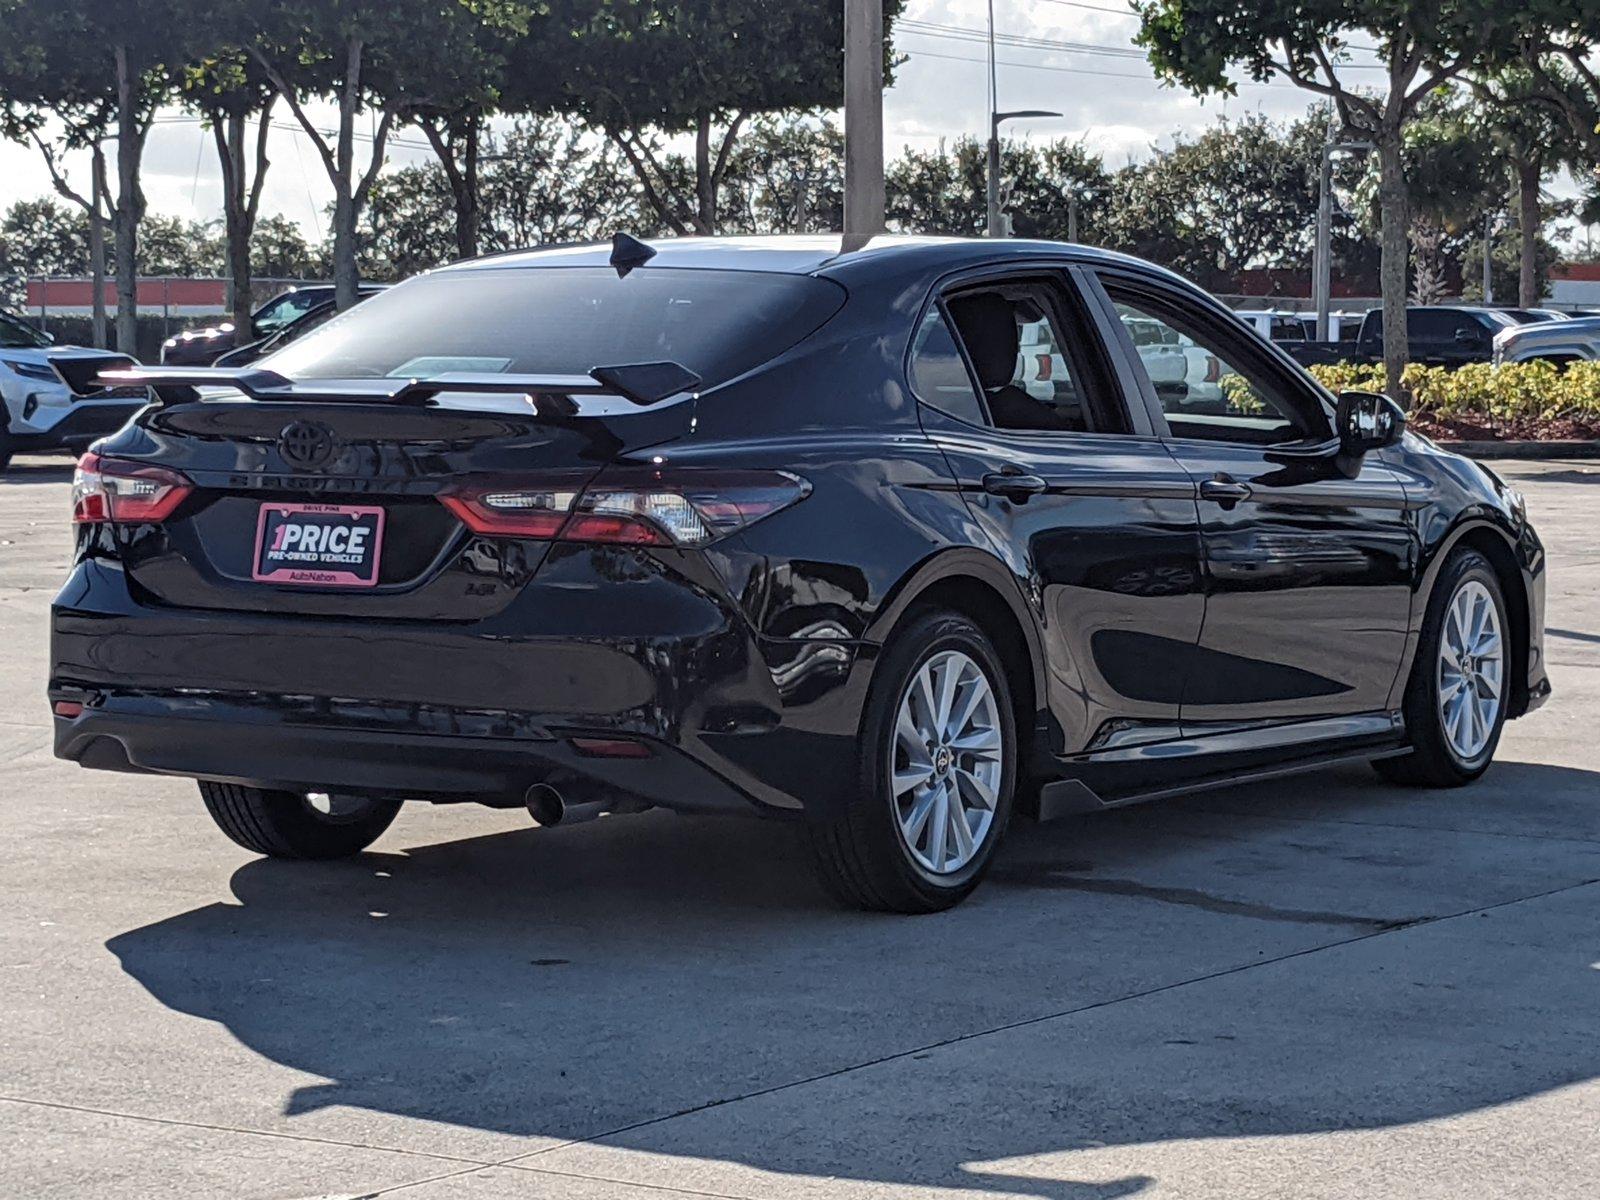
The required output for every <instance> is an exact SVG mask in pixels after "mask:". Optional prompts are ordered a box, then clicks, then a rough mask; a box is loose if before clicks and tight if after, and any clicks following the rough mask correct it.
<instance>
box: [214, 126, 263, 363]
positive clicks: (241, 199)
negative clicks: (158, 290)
mask: <svg viewBox="0 0 1600 1200" xmlns="http://www.w3.org/2000/svg"><path fill="white" fill-rule="evenodd" d="M211 121H212V126H211V127H212V131H213V133H214V134H215V137H216V142H217V155H218V158H219V159H220V160H221V167H222V217H223V224H224V225H225V227H226V229H227V238H228V278H229V280H230V281H231V285H232V290H233V303H232V305H231V307H232V309H233V344H234V345H235V346H243V345H244V344H245V343H246V342H249V341H253V340H254V339H255V329H254V323H253V322H252V320H251V315H250V311H251V308H252V305H251V303H250V300H251V296H250V235H251V234H252V232H254V231H253V230H252V228H251V225H252V222H251V220H250V212H249V198H248V186H247V183H246V179H245V165H244V136H245V117H244V113H242V112H232V113H228V114H227V115H226V116H225V117H224V116H223V114H221V113H214V114H212V118H211Z"/></svg>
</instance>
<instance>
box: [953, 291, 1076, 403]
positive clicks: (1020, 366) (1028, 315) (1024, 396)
mask: <svg viewBox="0 0 1600 1200" xmlns="http://www.w3.org/2000/svg"><path fill="white" fill-rule="evenodd" d="M948 307H949V310H950V317H951V319H952V320H953V321H954V322H955V325H956V331H957V332H958V333H959V334H960V336H961V343H962V345H963V346H964V347H965V348H966V351H967V357H968V358H969V359H970V360H971V361H972V366H973V369H974V370H975V371H976V372H977V373H978V383H979V385H980V386H981V387H982V388H983V392H984V396H985V398H986V399H987V401H988V406H989V416H990V419H991V420H992V421H993V422H994V424H995V425H996V426H997V427H998V428H1000V429H1036V430H1050V431H1064V432H1071V433H1085V432H1087V431H1089V430H1090V429H1091V428H1093V427H1094V426H1093V423H1092V422H1091V419H1090V416H1089V410H1088V407H1087V404H1086V402H1085V397H1084V393H1083V392H1082V390H1081V389H1080V388H1079V385H1078V369H1077V367H1076V366H1075V365H1074V363H1073V362H1072V358H1071V356H1070V355H1069V353H1068V349H1067V345H1066V342H1065V341H1064V340H1063V338H1062V336H1061V331H1060V329H1058V328H1057V318H1056V316H1055V315H1054V313H1053V312H1052V310H1051V306H1050V303H1049V299H1048V292H1047V291H1046V290H1045V289H1044V288H1043V287H1041V286H1039V285H1036V284H1025V285H1016V286H1009V287H1003V288H997V289H994V290H985V291H981V292H963V293H962V294H960V295H958V296H956V297H954V298H952V299H951V300H949V301H948Z"/></svg>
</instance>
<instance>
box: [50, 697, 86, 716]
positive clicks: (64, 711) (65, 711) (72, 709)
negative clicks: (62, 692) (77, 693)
mask: <svg viewBox="0 0 1600 1200" xmlns="http://www.w3.org/2000/svg"><path fill="white" fill-rule="evenodd" d="M55 714H56V716H58V717H66V718H67V719H68V720H71V719H72V718H73V717H81V716H83V705H81V704H79V703H78V702H77V701H76V700H57V701H56V704H55Z"/></svg>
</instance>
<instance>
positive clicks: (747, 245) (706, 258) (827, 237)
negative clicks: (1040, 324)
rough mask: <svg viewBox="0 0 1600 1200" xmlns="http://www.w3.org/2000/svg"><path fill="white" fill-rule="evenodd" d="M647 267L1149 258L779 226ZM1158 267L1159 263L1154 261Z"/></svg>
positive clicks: (697, 246)
mask: <svg viewBox="0 0 1600 1200" xmlns="http://www.w3.org/2000/svg"><path fill="white" fill-rule="evenodd" d="M646 244H647V245H648V246H649V247H650V248H651V249H652V250H654V251H656V254H655V257H653V258H651V259H650V262H649V264H648V265H649V266H653V267H685V268H699V269H720V270H733V271H767V272H779V273H784V274H792V275H829V276H831V275H835V274H847V273H850V272H851V271H853V270H854V269H856V268H858V267H868V268H871V269H882V268H883V267H885V266H890V265H892V266H893V268H894V269H902V268H903V269H914V268H919V267H930V266H941V267H944V268H946V269H959V268H960V267H962V266H966V265H977V264H981V263H987V262H995V261H1004V260H1006V259H1025V258H1030V257H1031V258H1039V257H1049V258H1063V257H1070V258H1073V259H1078V260H1093V261H1103V262H1112V261H1115V262H1119V263H1125V264H1129V265H1137V266H1139V267H1142V268H1145V269H1149V267H1150V264H1148V263H1145V262H1143V261H1141V260H1139V259H1134V258H1129V257H1127V256H1126V255H1121V254H1116V253H1114V252H1112V251H1109V250H1099V249H1094V248H1092V247H1088V246H1080V245H1075V244H1072V243H1068V242H1050V241H1039V240H1030V239H1024V238H963V237H924V236H911V235H900V234H882V235H880V236H877V237H874V238H871V239H869V240H868V241H866V242H865V243H864V244H863V245H861V246H860V247H858V248H853V249H849V250H846V249H845V247H844V244H843V239H842V238H841V236H840V235H839V234H837V233H834V234H779V235H769V236H763V237H687V238H651V239H646ZM610 258H611V244H610V243H609V242H599V243H590V244H587V245H577V246H555V247H551V248H549V249H541V250H511V251H506V252H503V253H500V254H492V255H488V256H485V257H483V258H476V259H471V260H469V261H467V262H462V263H454V264H452V265H450V266H448V267H441V268H439V270H440V271H487V270H503V269H506V268H515V267H604V266H608V265H609V264H610ZM1158 269H1159V268H1158Z"/></svg>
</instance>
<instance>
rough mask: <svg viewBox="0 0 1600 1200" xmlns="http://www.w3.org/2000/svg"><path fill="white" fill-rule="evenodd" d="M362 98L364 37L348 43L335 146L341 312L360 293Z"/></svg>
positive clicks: (336, 282)
mask: <svg viewBox="0 0 1600 1200" xmlns="http://www.w3.org/2000/svg"><path fill="white" fill-rule="evenodd" d="M360 98H361V39H360V38H351V39H350V40H349V42H348V43H346V46H345V71H344V90H343V91H342V92H341V93H340V95H339V142H338V145H337V146H336V147H335V148H334V159H335V167H334V179H333V300H334V305H335V307H336V308H338V310H339V311H340V312H343V311H344V310H345V309H347V308H351V307H353V306H354V305H355V303H356V299H357V298H358V297H359V296H360V294H361V274H360V271H359V269H358V268H357V265H356V205H355V194H354V189H355V181H354V179H353V178H352V174H353V172H354V168H355V140H356V139H355V134H356V105H357V103H358V102H359V100H360Z"/></svg>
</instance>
